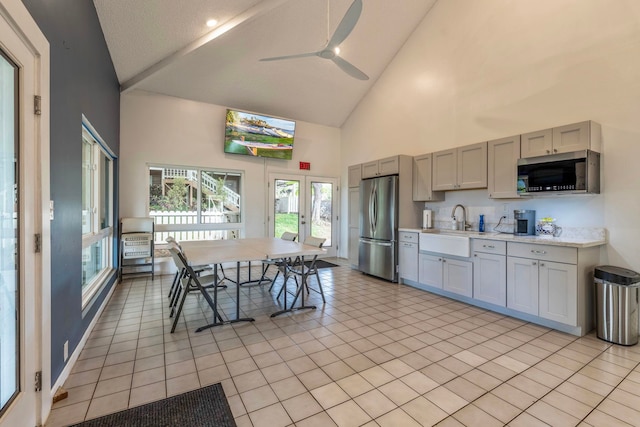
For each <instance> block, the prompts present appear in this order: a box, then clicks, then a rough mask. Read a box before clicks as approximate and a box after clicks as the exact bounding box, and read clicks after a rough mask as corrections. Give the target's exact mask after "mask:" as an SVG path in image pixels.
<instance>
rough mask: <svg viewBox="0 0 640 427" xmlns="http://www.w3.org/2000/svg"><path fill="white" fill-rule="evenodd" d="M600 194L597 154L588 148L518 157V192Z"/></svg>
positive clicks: (598, 155) (535, 193)
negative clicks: (523, 157)
mask: <svg viewBox="0 0 640 427" xmlns="http://www.w3.org/2000/svg"><path fill="white" fill-rule="evenodd" d="M597 193H600V153H596V152H595V151H591V150H581V151H573V152H570V153H560V154H551V155H548V156H539V157H528V158H526V159H520V160H518V194H519V195H521V196H536V195H549V194H597Z"/></svg>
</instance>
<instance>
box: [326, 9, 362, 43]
mask: <svg viewBox="0 0 640 427" xmlns="http://www.w3.org/2000/svg"><path fill="white" fill-rule="evenodd" d="M360 13H362V0H354V2H353V3H351V6H349V9H348V10H347V13H345V15H344V17H342V21H340V23H339V24H338V28H336V31H335V33H333V36H331V40H329V43H328V44H327V47H328V48H329V49H333V48H334V47H336V46H339V45H340V43H342V42H343V41H344V39H346V38H347V36H348V35H349V34H351V31H352V30H353V27H355V26H356V24H357V23H358V19H359V18H360Z"/></svg>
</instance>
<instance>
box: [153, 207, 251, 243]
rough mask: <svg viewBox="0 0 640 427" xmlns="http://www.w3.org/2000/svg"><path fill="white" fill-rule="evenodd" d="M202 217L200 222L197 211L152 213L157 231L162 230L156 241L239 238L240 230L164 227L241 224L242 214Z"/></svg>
mask: <svg viewBox="0 0 640 427" xmlns="http://www.w3.org/2000/svg"><path fill="white" fill-rule="evenodd" d="M200 215H201V218H200V222H198V212H196V211H150V212H149V216H150V217H152V218H153V221H154V223H155V225H156V230H157V229H158V228H160V230H158V231H156V233H155V234H156V236H155V241H156V242H164V240H165V239H166V238H167V237H168V236H173V237H174V238H175V239H176V240H178V241H180V240H220V239H235V238H237V237H238V236H239V230H229V229H224V230H166V228H167V227H162V226H166V225H169V226H170V225H190V224H193V225H197V224H229V223H239V222H240V213H232V212H227V213H223V212H202V213H201V214H200ZM158 226H160V227H158ZM182 228H184V227H182Z"/></svg>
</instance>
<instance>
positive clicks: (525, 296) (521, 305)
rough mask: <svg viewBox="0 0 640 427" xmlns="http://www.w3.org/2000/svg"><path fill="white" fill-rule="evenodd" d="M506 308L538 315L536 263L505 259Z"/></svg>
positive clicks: (526, 260) (525, 260) (510, 258)
mask: <svg viewBox="0 0 640 427" xmlns="http://www.w3.org/2000/svg"><path fill="white" fill-rule="evenodd" d="M507 307H508V308H512V309H514V310H517V311H521V312H523V313H528V314H533V315H535V316H537V315H538V261H537V260H534V259H529V258H518V257H511V256H510V257H507Z"/></svg>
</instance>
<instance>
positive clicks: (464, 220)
mask: <svg viewBox="0 0 640 427" xmlns="http://www.w3.org/2000/svg"><path fill="white" fill-rule="evenodd" d="M458 208H462V228H460V225H459V224H460V223H459V222H456V230H466V229H467V227H469V225H468V224H467V210H466V209H465V208H464V206H462V205H461V204H457V205H455V206H454V207H453V210H452V211H451V218H455V217H456V209H458Z"/></svg>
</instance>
